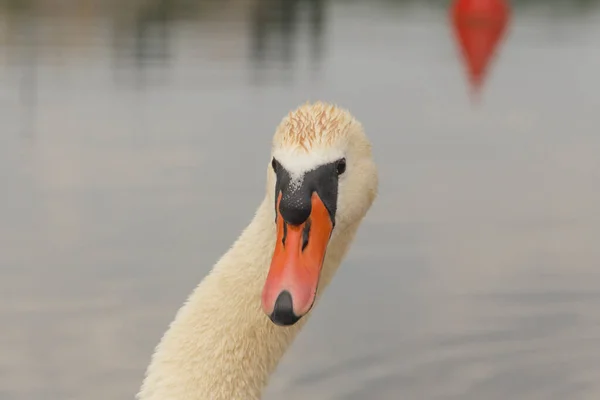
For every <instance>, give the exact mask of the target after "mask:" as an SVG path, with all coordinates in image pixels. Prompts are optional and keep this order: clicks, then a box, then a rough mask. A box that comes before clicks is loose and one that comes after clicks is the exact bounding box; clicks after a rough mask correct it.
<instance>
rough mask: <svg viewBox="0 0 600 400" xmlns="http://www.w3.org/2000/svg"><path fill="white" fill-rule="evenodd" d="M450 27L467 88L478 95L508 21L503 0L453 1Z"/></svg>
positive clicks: (507, 9)
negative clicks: (460, 58) (458, 52)
mask: <svg viewBox="0 0 600 400" xmlns="http://www.w3.org/2000/svg"><path fill="white" fill-rule="evenodd" d="M450 14H451V21H452V27H453V30H454V34H455V37H456V40H457V41H458V45H459V47H460V51H461V54H462V58H463V61H464V63H465V67H466V69H467V74H468V78H469V83H470V85H471V88H472V89H473V91H474V92H475V94H478V93H479V92H480V90H481V87H482V86H483V82H484V80H485V77H486V73H487V71H488V66H489V64H490V60H491V59H492V58H493V56H494V53H495V51H496V49H497V47H498V44H499V42H500V40H501V39H502V38H503V36H504V33H505V30H506V26H507V24H508V22H509V18H510V9H509V5H508V3H507V2H506V0H455V1H454V4H453V5H452V8H451V9H450Z"/></svg>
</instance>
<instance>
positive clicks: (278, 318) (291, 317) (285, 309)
mask: <svg viewBox="0 0 600 400" xmlns="http://www.w3.org/2000/svg"><path fill="white" fill-rule="evenodd" d="M269 318H270V319H271V321H272V322H273V323H274V324H275V325H278V326H291V325H294V324H295V323H296V322H298V321H299V320H300V318H302V317H301V316H300V317H299V316H297V315H296V314H295V313H294V303H293V300H292V295H291V294H290V292H288V291H287V290H284V291H282V292H281V293H279V296H278V297H277V300H275V305H274V307H273V312H272V313H271V314H270V315H269Z"/></svg>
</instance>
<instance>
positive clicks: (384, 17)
mask: <svg viewBox="0 0 600 400" xmlns="http://www.w3.org/2000/svg"><path fill="white" fill-rule="evenodd" d="M82 4H83V3H82ZM414 4H417V3H414ZM414 4H408V5H395V4H393V2H387V3H386V2H374V3H372V4H366V3H361V2H354V3H348V4H340V3H337V2H333V3H327V5H326V8H325V14H324V16H323V21H324V23H323V28H322V30H321V31H319V30H318V26H317V28H316V29H317V30H316V31H315V30H312V31H311V30H310V29H308V26H305V25H304V24H303V25H300V26H299V27H298V31H297V36H293V35H292V34H290V33H289V32H288V33H286V32H287V31H285V30H282V31H279V32H280V33H279V34H277V32H275V33H273V32H271V33H270V34H269V35H270V36H268V37H267V39H268V40H266V41H265V44H264V46H266V47H265V49H264V50H261V48H262V46H263V44H261V43H262V42H261V41H260V40H256V39H255V37H256V36H253V35H259V34H260V31H261V30H260V26H261V25H260V24H257V23H256V22H253V18H248V17H247V16H248V15H249V14H248V13H249V11H248V10H251V9H252V7H253V6H252V3H251V2H242V1H231V2H229V3H228V6H227V9H225V10H216V11H215V10H212V11H211V10H208V11H205V12H206V13H207V14H206V15H204V14H203V15H204V16H202V17H199V20H195V19H194V18H187V19H186V18H180V19H175V20H174V21H163V20H161V18H160V13H159V16H158V17H153V14H152V12H151V11H152V10H150V11H147V12H146V14H147V15H149V17H147V19H149V20H150V21H151V23H147V21H146V22H144V21H145V20H144V19H139V20H138V19H136V18H137V17H135V15H134V13H133V12H132V14H131V15H129V14H127V13H124V15H122V16H121V15H119V16H118V17H114V15H113V14H110V13H108V12H97V13H95V12H94V10H93V9H88V8H86V7H82V9H75V10H70V9H65V10H63V11H64V13H62V14H61V11H60V10H59V11H57V12H55V14H57V15H54V14H51V12H50V11H51V10H50V9H48V10H46V9H42V11H40V12H39V13H38V17H37V18H38V19H34V20H31V19H29V18H28V17H26V16H20V15H19V14H17V15H16V16H14V15H13V14H9V12H8V11H7V10H4V11H2V12H1V13H0V33H1V34H0V40H1V42H0V50H1V51H0V124H1V125H0V126H1V134H0V186H1V188H2V192H1V193H2V195H1V196H0V221H2V224H0V293H1V299H2V301H1V302H0V318H1V320H2V321H3V322H2V324H1V325H0V398H1V399H2V400H70V399H73V400H83V399H85V400H96V399H98V400H100V399H102V400H104V399H109V398H110V399H130V398H132V397H133V395H134V393H135V392H136V391H137V389H138V387H139V385H140V383H141V380H142V376H143V373H144V370H145V368H146V366H147V364H148V362H149V358H150V355H151V353H152V350H153V347H154V346H155V344H156V343H157V342H158V340H159V338H160V336H161V335H162V333H163V332H164V330H165V329H166V327H167V325H168V323H169V322H170V321H171V320H172V318H173V316H174V314H175V312H176V310H177V309H178V308H179V306H180V305H181V303H182V302H183V300H184V299H185V298H186V297H187V295H188V293H189V292H190V291H191V290H192V289H193V287H194V286H195V285H196V284H197V282H199V281H200V280H201V279H202V277H203V276H204V275H205V274H206V273H207V271H208V270H209V269H210V268H211V266H212V265H213V263H214V262H215V261H216V259H217V258H218V257H219V256H220V255H221V254H222V253H223V252H224V251H226V250H227V248H228V247H229V245H230V244H231V243H232V242H233V240H234V239H235V238H236V236H237V235H238V234H239V233H240V231H241V229H243V227H244V226H245V225H246V224H247V223H248V222H249V221H250V219H251V217H252V215H253V212H254V210H255V208H256V207H257V206H258V204H259V202H260V200H261V199H262V196H263V193H264V179H265V177H264V174H265V170H266V165H267V163H268V162H269V150H270V139H271V135H272V134H273V131H274V128H275V126H276V125H277V124H278V122H279V120H280V119H281V118H282V117H283V116H284V115H285V113H287V112H288V111H289V110H290V109H292V108H294V107H296V106H297V105H298V104H300V103H302V102H304V101H306V100H307V99H313V100H314V99H323V100H329V101H335V102H338V103H339V104H341V105H343V106H344V107H347V108H349V109H350V110H351V111H352V112H353V113H354V114H355V115H356V116H357V117H358V118H359V119H360V120H361V121H362V122H363V124H364V125H365V127H366V130H367V133H368V134H369V135H370V137H371V138H372V141H373V143H374V148H375V153H376V158H377V161H378V163H379V165H380V170H381V191H380V197H379V199H378V201H377V202H376V204H375V206H374V207H373V209H372V211H371V213H370V214H369V215H368V218H367V219H366V221H365V223H364V225H363V226H362V228H361V230H360V234H359V236H358V238H357V240H356V243H355V245H354V247H353V248H352V250H351V252H350V254H349V256H348V259H347V261H346V262H345V263H344V265H343V268H341V269H340V272H339V273H338V275H337V277H336V279H335V280H334V282H333V284H332V286H331V287H330V289H329V290H328V291H327V293H326V294H325V298H324V299H323V301H322V302H321V303H320V304H319V307H318V308H317V309H315V312H314V314H313V317H312V319H311V321H310V323H309V324H308V325H307V327H306V329H305V330H304V331H303V332H302V334H301V335H300V336H299V338H298V340H297V341H296V342H295V343H294V345H293V346H292V348H291V349H290V351H289V353H288V354H287V355H286V356H285V358H284V360H283V361H282V364H281V366H280V368H279V369H278V370H277V372H276V373H275V375H274V376H273V379H272V381H271V384H270V386H269V388H268V390H267V393H266V397H265V398H266V399H267V400H274V399H279V398H286V399H290V400H295V399H306V398H313V399H336V400H337V399H345V400H354V399H374V400H375V399H393V400H396V399H428V400H429V399H461V400H462V399H464V400H480V399H486V400H495V399H498V400H504V399H507V398H510V399H524V400H529V399H557V400H558V399H597V398H599V397H600V269H599V268H598V266H599V265H600V247H599V246H598V239H599V238H600V212H599V210H600V206H599V204H600V185H598V182H600V156H599V155H600V135H598V133H599V127H600V113H599V112H598V110H599V109H600V96H599V94H598V90H599V89H600V72H599V71H600V50H599V48H598V43H599V42H600V11H598V9H597V8H591V9H588V10H586V11H585V12H583V11H579V10H567V11H564V10H563V11H560V10H559V11H557V10H554V9H551V8H542V7H541V6H540V7H531V8H527V7H525V8H522V9H519V10H517V12H516V14H515V18H514V19H513V21H512V25H511V26H510V30H509V35H508V38H507V41H506V42H505V43H504V45H503V47H502V48H501V51H500V56H499V58H498V59H497V60H496V63H495V65H494V67H493V69H492V71H491V74H490V76H489V79H488V81H487V83H486V86H485V89H484V92H483V97H482V102H481V103H480V104H479V106H477V107H475V106H474V105H473V103H472V102H471V101H470V99H469V96H468V91H467V87H466V85H465V82H466V80H465V76H464V71H463V68H462V65H461V64H460V61H459V60H458V58H457V56H456V48H455V45H454V42H453V38H452V37H451V36H450V35H449V27H448V26H447V23H446V14H445V11H444V9H443V8H425V7H423V6H415V5H414ZM132 10H133V8H132ZM67 11H70V13H69V12H67ZM210 12H212V14H210ZM140 14H141V15H146V14H144V13H142V12H140ZM184 14H185V12H184ZM250 15H259V16H260V14H259V13H258V14H253V13H252V12H250ZM302 18H310V14H302ZM140 21H141V22H140ZM156 21H158V22H156ZM274 29H275V30H276V29H278V28H274ZM281 32H283V33H281ZM315 32H317V33H316V34H315ZM319 32H320V33H319ZM286 35H287V36H286ZM319 35H320V36H319ZM288 36H289V38H290V42H289V43H288V44H285V42H284V44H283V46H282V45H281V43H279V42H278V40H282V38H283V39H285V38H286V37H288ZM278 43H279V47H278ZM290 43H294V44H295V47H291V45H290ZM313 44H317V45H319V46H316V47H315V46H313ZM278 49H279V50H278ZM286 49H288V50H289V52H286V51H285V50H286ZM261 54H263V56H264V57H263V59H261ZM232 182H234V184H232Z"/></svg>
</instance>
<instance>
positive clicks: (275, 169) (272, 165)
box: [271, 159, 277, 172]
mask: <svg viewBox="0 0 600 400" xmlns="http://www.w3.org/2000/svg"><path fill="white" fill-rule="evenodd" d="M271 167H273V171H275V172H277V161H275V159H273V160H272V161H271Z"/></svg>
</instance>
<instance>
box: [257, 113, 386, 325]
mask: <svg viewBox="0 0 600 400" xmlns="http://www.w3.org/2000/svg"><path fill="white" fill-rule="evenodd" d="M271 155H272V157H271V159H270V162H269V167H268V169H269V170H268V175H267V196H268V198H271V199H272V200H273V209H274V216H275V218H274V223H275V225H276V231H277V237H276V243H275V250H274V253H273V258H272V261H271V265H270V268H269V272H268V275H267V279H266V282H265V285H264V288H263V292H262V308H263V311H264V312H265V313H266V314H267V315H268V316H269V318H270V319H271V321H273V322H274V323H275V324H277V325H282V326H287V325H293V324H295V323H296V322H297V321H298V320H299V319H300V318H301V317H302V316H304V315H305V314H307V313H308V312H309V311H310V309H311V308H312V306H313V304H314V302H315V297H316V293H317V288H318V285H319V279H320V276H321V270H322V268H323V262H324V259H325V253H326V251H327V249H328V248H329V247H331V246H332V245H334V243H335V242H336V241H341V240H350V239H351V237H350V236H351V235H350V236H349V235H344V234H343V233H344V232H348V231H349V230H352V232H353V231H354V230H355V229H356V227H358V224H359V223H360V221H361V220H362V219H363V217H364V216H365V214H366V213H367V211H368V210H369V208H370V207H371V204H372V203H373V200H374V199H375V196H376V193H377V185H378V175H377V168H376V166H375V163H374V161H373V158H372V153H371V143H370V142H369V140H368V138H367V136H366V135H365V133H364V131H363V128H362V126H361V124H360V123H359V122H358V121H357V120H356V119H354V117H353V116H352V115H351V114H350V113H349V112H348V111H346V110H344V109H341V108H338V107H336V106H334V105H330V104H325V103H320V102H319V103H316V104H305V105H303V106H301V107H299V108H298V109H296V110H294V111H292V112H291V113H289V114H288V115H287V116H286V117H285V118H284V119H283V121H282V122H281V124H280V125H279V127H278V128H277V130H276V132H275V135H274V137H273V147H272V154H271Z"/></svg>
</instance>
